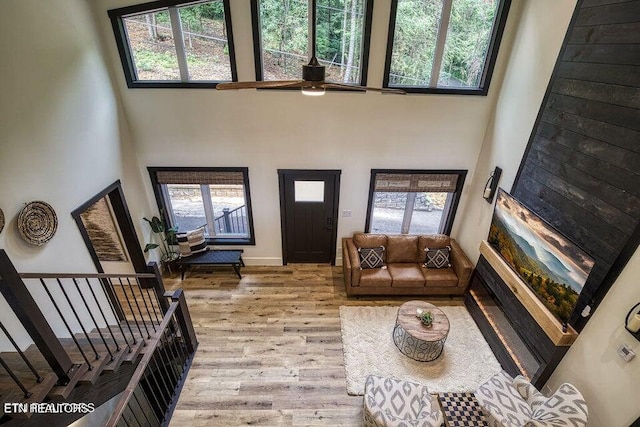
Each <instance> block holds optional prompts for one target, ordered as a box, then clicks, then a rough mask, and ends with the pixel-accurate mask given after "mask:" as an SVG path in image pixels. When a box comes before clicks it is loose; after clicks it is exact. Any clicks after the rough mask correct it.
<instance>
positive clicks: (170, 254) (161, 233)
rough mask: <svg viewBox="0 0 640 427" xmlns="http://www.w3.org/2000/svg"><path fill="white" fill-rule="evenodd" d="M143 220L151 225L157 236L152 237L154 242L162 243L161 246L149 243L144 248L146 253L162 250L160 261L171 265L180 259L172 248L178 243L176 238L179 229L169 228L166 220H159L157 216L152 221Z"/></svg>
mask: <svg viewBox="0 0 640 427" xmlns="http://www.w3.org/2000/svg"><path fill="white" fill-rule="evenodd" d="M143 219H144V220H145V221H147V222H148V223H149V226H150V227H151V231H152V232H153V235H155V236H157V237H155V238H154V237H153V235H152V236H151V237H152V240H156V241H159V242H160V243H159V244H158V243H154V242H151V243H147V245H146V246H145V247H144V251H145V253H146V252H149V251H150V250H153V249H156V248H160V251H161V252H162V256H161V257H160V260H161V261H162V262H164V263H170V262H172V261H175V260H176V259H178V253H177V252H176V251H174V250H173V249H172V248H171V247H170V245H171V244H173V243H174V242H175V241H176V239H175V238H176V234H177V233H178V229H177V228H175V227H167V225H166V224H165V222H164V220H162V219H160V218H158V217H157V216H154V217H153V218H151V219H149V218H143Z"/></svg>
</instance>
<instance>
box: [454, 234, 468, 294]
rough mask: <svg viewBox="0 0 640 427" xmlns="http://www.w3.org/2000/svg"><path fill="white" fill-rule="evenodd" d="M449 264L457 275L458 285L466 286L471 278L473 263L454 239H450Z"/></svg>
mask: <svg viewBox="0 0 640 427" xmlns="http://www.w3.org/2000/svg"><path fill="white" fill-rule="evenodd" d="M451 266H452V267H453V271H455V273H456V276H458V287H461V288H466V287H467V286H468V285H469V280H471V273H472V272H473V264H472V263H471V261H469V258H468V257H467V254H465V253H464V252H463V251H462V248H461V247H460V245H459V244H458V242H456V241H455V240H454V239H451Z"/></svg>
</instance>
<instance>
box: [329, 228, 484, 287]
mask: <svg viewBox="0 0 640 427" xmlns="http://www.w3.org/2000/svg"><path fill="white" fill-rule="evenodd" d="M380 246H384V247H385V258H386V260H385V267H386V268H371V269H362V268H361V265H360V256H359V253H358V248H378V247H380ZM447 246H449V247H450V248H451V251H450V263H451V267H449V268H426V267H424V266H423V264H424V262H425V260H426V252H425V249H426V248H429V249H441V248H445V247H447ZM342 270H343V273H344V281H345V286H346V291H347V295H462V294H463V293H464V291H465V290H466V289H467V286H468V285H469V280H470V278H471V273H472V272H473V264H471V261H469V258H467V256H466V254H465V253H464V252H463V251H462V249H461V248H460V245H458V242H456V241H455V240H454V239H452V238H450V237H449V236H447V235H444V234H434V235H406V234H400V235H386V234H368V233H355V234H354V235H353V237H352V238H351V237H349V238H343V239H342Z"/></svg>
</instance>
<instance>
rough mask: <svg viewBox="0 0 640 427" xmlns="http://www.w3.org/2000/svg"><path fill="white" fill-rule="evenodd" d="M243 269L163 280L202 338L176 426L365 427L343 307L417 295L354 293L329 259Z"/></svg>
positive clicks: (451, 301)
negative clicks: (350, 389)
mask: <svg viewBox="0 0 640 427" xmlns="http://www.w3.org/2000/svg"><path fill="white" fill-rule="evenodd" d="M242 276H243V278H242V280H240V279H238V278H237V277H236V276H235V274H234V273H233V271H231V269H228V270H227V269H224V268H218V269H215V270H205V269H202V270H195V271H193V272H188V273H187V277H186V278H185V280H183V281H181V280H180V278H179V275H176V278H174V279H166V280H165V286H166V287H167V289H176V288H179V287H182V288H183V289H184V290H185V294H186V296H187V302H188V305H189V310H190V312H191V318H192V320H193V322H194V325H195V330H196V334H197V337H198V341H199V343H200V346H199V348H198V351H197V353H196V356H195V358H194V362H193V365H192V366H191V370H190V372H189V376H188V378H187V381H186V383H185V386H184V388H183V390H182V394H181V395H180V399H179V401H178V405H177V407H176V410H175V412H174V414H173V418H172V421H171V426H175V427H178V426H190V427H197V426H234V425H269V426H273V425H288V426H291V425H293V426H310V425H326V426H340V425H343V426H360V425H362V397H361V396H349V395H347V392H346V383H345V373H344V362H343V354H342V339H341V333H340V318H339V314H338V307H340V306H341V305H400V304H401V303H402V302H404V301H408V300H410V299H416V298H411V297H403V298H388V297H382V298H380V297H373V298H367V297H359V298H349V299H347V297H346V293H345V291H344V284H343V280H342V269H341V268H339V267H330V266H328V265H315V264H297V265H290V266H284V267H246V268H243V269H242ZM418 299H420V298H418ZM423 299H424V298H423ZM428 301H430V302H432V303H434V304H436V305H462V304H463V303H462V300H461V299H459V298H456V299H451V298H446V297H445V298H442V297H440V298H428Z"/></svg>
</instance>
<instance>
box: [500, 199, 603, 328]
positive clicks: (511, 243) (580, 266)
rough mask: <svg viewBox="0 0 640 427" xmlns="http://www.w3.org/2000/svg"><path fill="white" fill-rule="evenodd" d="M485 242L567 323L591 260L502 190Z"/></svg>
mask: <svg viewBox="0 0 640 427" xmlns="http://www.w3.org/2000/svg"><path fill="white" fill-rule="evenodd" d="M488 241H489V244H490V245H491V246H492V247H494V248H495V249H496V250H497V251H498V252H499V253H500V255H502V257H503V258H504V260H505V261H506V262H507V263H508V264H509V265H510V266H511V268H513V270H514V271H515V272H516V273H518V275H519V276H520V277H521V278H522V279H523V280H524V282H525V283H526V284H527V285H529V287H530V288H531V289H532V290H533V291H534V292H535V293H536V295H537V296H538V298H539V299H540V300H541V301H542V303H543V304H544V305H545V306H546V307H547V308H548V309H549V310H550V311H551V312H552V313H553V314H554V315H555V316H556V317H557V318H558V319H559V320H560V321H561V322H563V323H567V322H568V320H569V318H570V317H571V314H572V313H573V310H574V308H575V306H576V302H577V301H578V295H580V292H581V291H582V287H583V286H584V284H585V282H586V281H587V277H588V276H589V273H590V272H591V269H592V268H593V263H594V260H593V258H591V257H590V256H589V255H587V254H586V253H585V252H584V251H583V250H582V249H580V248H579V247H578V246H576V245H575V244H574V243H572V242H571V241H569V240H568V239H567V238H566V237H564V236H563V235H561V234H560V233H559V232H558V231H556V230H555V229H553V228H552V227H551V226H550V225H549V224H547V223H546V222H545V221H543V220H542V219H541V218H540V217H538V216H537V215H536V214H534V213H533V212H531V211H530V210H529V209H527V208H526V207H525V206H524V205H522V204H521V203H520V202H518V201H517V200H516V199H514V198H513V197H511V196H510V195H509V194H507V193H506V192H505V191H504V190H502V189H500V190H499V191H498V197H497V200H496V207H495V210H494V213H493V220H492V221H491V228H490V229H489V239H488Z"/></svg>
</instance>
